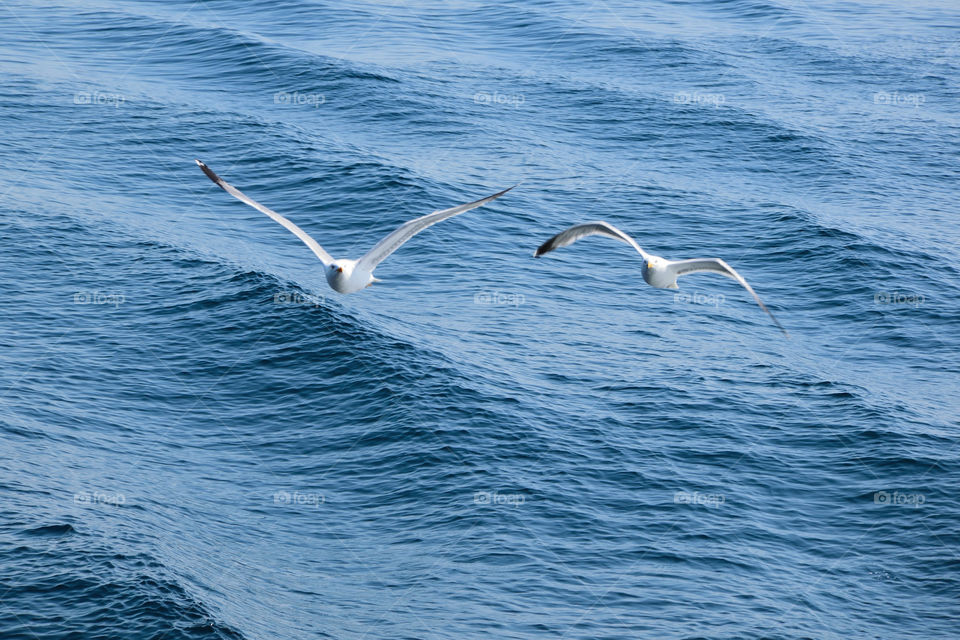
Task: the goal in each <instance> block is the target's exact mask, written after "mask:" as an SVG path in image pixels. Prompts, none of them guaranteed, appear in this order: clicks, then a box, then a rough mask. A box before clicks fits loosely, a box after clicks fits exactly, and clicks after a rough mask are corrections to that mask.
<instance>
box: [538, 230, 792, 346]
mask: <svg viewBox="0 0 960 640" xmlns="http://www.w3.org/2000/svg"><path fill="white" fill-rule="evenodd" d="M592 235H603V236H607V237H608V238H613V239H614V240H619V241H621V242H625V243H627V244H629V245H630V246H632V247H633V248H634V249H636V250H637V252H638V253H639V254H640V255H641V256H642V257H643V270H642V273H643V280H644V281H645V282H646V283H647V284H649V285H650V286H651V287H656V288H658V289H679V288H680V287H679V286H677V278H679V277H680V276H685V275H687V274H690V273H703V272H712V273H719V274H721V275H725V276H727V277H728V278H732V279H734V280H736V281H737V282H739V283H740V284H741V285H743V288H744V289H746V290H747V291H749V292H750V295H751V296H753V299H754V300H756V302H757V304H758V305H760V308H761V309H763V310H764V311H766V312H767V315H769V316H770V319H771V320H773V323H774V324H776V325H777V328H778V329H780V331H782V332H783V335H785V336H787V337H788V338H789V337H790V334H788V333H787V331H786V329H784V328H783V326H781V325H780V323H779V322H778V321H777V319H776V318H775V317H774V316H773V314H772V313H770V310H769V309H767V306H766V305H765V304H763V302H762V301H761V300H760V296H758V295H757V294H756V292H755V291H754V290H753V287H751V286H750V285H749V284H747V281H746V280H744V279H743V276H741V275H740V274H739V273H737V272H736V271H734V270H733V267H731V266H730V265H728V264H727V263H726V262H724V261H723V260H721V259H720V258H694V259H692V260H667V259H665V258H661V257H660V256H655V255H652V254H649V253H647V252H646V251H644V250H643V249H641V248H640V245H638V244H637V243H636V241H635V240H634V239H633V238H631V237H630V236H629V235H627V234H626V233H624V232H623V231H620V229H617V228H616V227H615V226H613V225H612V224H609V223H607V222H602V221H597V222H587V223H584V224H578V225H574V226H572V227H570V228H569V229H566V230H564V231H561V232H560V233H558V234H557V235H555V236H553V237H552V238H550V239H549V240H547V241H546V242H544V243H543V244H542V245H540V246H539V247H538V248H537V250H536V251H535V252H534V254H533V255H534V257H537V258H539V257H540V256H542V255H544V254H545V253H549V252H550V251H553V250H554V249H559V248H561V247H566V246H568V245H571V244H573V243H574V242H576V241H577V240H579V239H580V238H586V237H587V236H592Z"/></svg>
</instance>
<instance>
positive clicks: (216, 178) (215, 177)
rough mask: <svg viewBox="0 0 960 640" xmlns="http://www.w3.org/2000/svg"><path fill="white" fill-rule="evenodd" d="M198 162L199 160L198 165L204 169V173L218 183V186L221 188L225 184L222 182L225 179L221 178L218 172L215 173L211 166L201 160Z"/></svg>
mask: <svg viewBox="0 0 960 640" xmlns="http://www.w3.org/2000/svg"><path fill="white" fill-rule="evenodd" d="M196 162H197V166H199V167H200V169H202V170H203V173H204V174H206V176H207V177H208V178H210V179H211V180H213V182H214V184H216V185H217V186H218V187H220V188H223V184H221V183H222V182H223V181H222V180H221V179H220V176H218V175H217V174H215V173H214V172H213V170H212V169H211V168H210V167H208V166H207V165H205V164H203V163H202V162H200V161H199V160H197V161H196Z"/></svg>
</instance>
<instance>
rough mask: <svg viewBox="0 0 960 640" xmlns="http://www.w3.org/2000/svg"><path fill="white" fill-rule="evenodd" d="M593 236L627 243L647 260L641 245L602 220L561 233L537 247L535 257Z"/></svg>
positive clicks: (575, 226)
mask: <svg viewBox="0 0 960 640" xmlns="http://www.w3.org/2000/svg"><path fill="white" fill-rule="evenodd" d="M593 235H601V236H607V237H608V238H613V239H614V240H619V241H620V242H626V243H627V244H629V245H630V246H632V247H633V248H634V249H636V250H637V252H638V253H639V254H640V255H641V256H643V258H644V259H646V258H647V252H646V251H644V250H643V249H641V248H640V245H638V244H637V243H636V241H635V240H634V239H633V238H631V237H630V236H628V235H627V234H625V233H624V232H623V231H620V229H617V228H616V227H615V226H613V225H612V224H610V223H609V222H603V221H600V220H598V221H596V222H585V223H584V224H577V225H574V226H572V227H570V228H569V229H567V230H565V231H561V232H560V233H558V234H557V235H555V236H553V237H552V238H550V239H549V240H547V241H546V242H544V243H543V244H542V245H540V246H539V247H537V250H536V251H535V252H534V253H533V255H534V257H535V258H539V257H540V256H542V255H543V254H545V253H549V252H551V251H553V250H554V249H559V248H560V247H566V246H568V245H571V244H573V243H574V242H576V241H577V240H579V239H580V238H586V237H587V236H593Z"/></svg>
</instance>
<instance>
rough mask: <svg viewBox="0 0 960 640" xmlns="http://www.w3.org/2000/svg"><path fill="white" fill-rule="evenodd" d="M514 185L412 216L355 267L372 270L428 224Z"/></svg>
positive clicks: (481, 203) (467, 209)
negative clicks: (439, 209)
mask: <svg viewBox="0 0 960 640" xmlns="http://www.w3.org/2000/svg"><path fill="white" fill-rule="evenodd" d="M516 186H517V185H513V187H510V188H509V189H504V190H503V191H501V192H499V193H495V194H493V195H492V196H487V197H486V198H481V199H480V200H476V201H474V202H469V203H467V204H461V205H460V206H458V207H451V208H450V209H444V210H442V211H434V212H433V213H428V214H427V215H425V216H421V217H419V218H414V219H413V220H410V221H409V222H405V223H403V224H402V225H400V226H399V227H398V228H397V229H396V230H395V231H394V232H393V233H391V234H390V235H388V236H387V237H385V238H384V239H383V240H381V241H380V242H378V243H377V244H376V246H374V247H373V249H370V251H368V252H367V253H366V254H365V255H364V256H363V257H362V258H360V260H358V261H357V267H359V268H362V269H366V270H368V271H373V269H374V267H376V266H377V265H378V264H380V263H381V262H383V261H384V260H386V259H387V256H389V255H390V254H391V253H393V252H394V251H396V250H397V249H399V248H400V247H401V246H402V245H403V243H404V242H406V241H407V240H409V239H410V238H412V237H413V236H415V235H417V234H418V233H420V232H421V231H423V230H424V229H426V228H427V227H429V226H430V225H434V224H436V223H438V222H440V221H441V220H446V219H447V218H451V217H453V216H455V215H457V214H458V213H463V212H464V211H469V210H470V209H474V208H476V207H479V206H480V205H484V204H487V203H488V202H490V201H492V200H496V199H497V198H499V197H500V196H502V195H503V194H505V193H506V192H507V191H510V189H513V188H514V187H516Z"/></svg>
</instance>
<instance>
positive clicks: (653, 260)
mask: <svg viewBox="0 0 960 640" xmlns="http://www.w3.org/2000/svg"><path fill="white" fill-rule="evenodd" d="M666 262H667V261H666V260H664V259H663V258H661V257H660V256H647V262H646V265H644V266H646V267H647V269H650V270H654V271H655V270H657V269H660V268H662V267H664V266H665V265H666Z"/></svg>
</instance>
